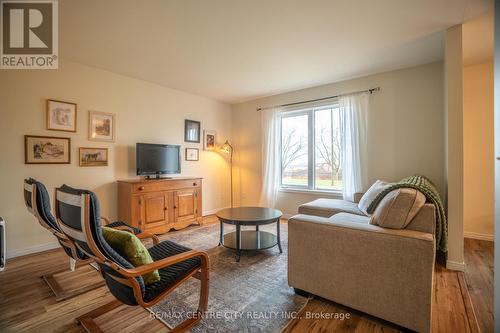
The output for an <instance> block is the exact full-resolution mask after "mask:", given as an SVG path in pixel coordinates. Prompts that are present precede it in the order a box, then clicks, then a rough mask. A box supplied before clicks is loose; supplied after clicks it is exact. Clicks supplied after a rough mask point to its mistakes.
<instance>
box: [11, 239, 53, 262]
mask: <svg viewBox="0 0 500 333" xmlns="http://www.w3.org/2000/svg"><path fill="white" fill-rule="evenodd" d="M58 247H60V245H59V243H58V242H51V243H45V244H40V245H35V246H30V247H26V248H24V249H19V250H14V251H7V259H12V258H16V257H21V256H26V255H28V254H33V253H37V252H43V251H48V250H52V249H56V248H58ZM7 265H8V263H7Z"/></svg>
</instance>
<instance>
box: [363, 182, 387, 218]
mask: <svg viewBox="0 0 500 333" xmlns="http://www.w3.org/2000/svg"><path fill="white" fill-rule="evenodd" d="M388 184H389V183H388V182H386V181H383V180H377V181H376V182H375V183H373V185H372V186H370V188H369V189H368V191H366V193H365V194H363V196H362V197H361V200H359V203H358V208H359V210H361V211H362V212H363V213H364V214H365V215H370V214H368V207H369V206H370V204H371V203H372V202H373V200H375V198H376V197H377V195H378V194H379V193H380V192H382V191H383V190H384V188H385V187H386V186H387V185H388Z"/></svg>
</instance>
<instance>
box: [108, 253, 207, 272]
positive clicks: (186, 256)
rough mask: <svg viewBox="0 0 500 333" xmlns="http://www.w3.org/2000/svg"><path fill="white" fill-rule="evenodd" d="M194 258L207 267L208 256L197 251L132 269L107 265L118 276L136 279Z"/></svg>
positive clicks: (112, 264) (113, 264)
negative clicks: (117, 272)
mask: <svg viewBox="0 0 500 333" xmlns="http://www.w3.org/2000/svg"><path fill="white" fill-rule="evenodd" d="M195 257H200V258H201V265H202V267H205V268H206V267H208V254H207V253H206V252H203V251H197V250H190V251H186V252H183V253H179V254H176V255H173V256H170V257H167V258H163V259H160V260H157V261H155V262H152V263H150V264H147V265H142V266H138V267H134V268H122V267H120V266H118V265H116V264H115V263H108V264H111V266H112V268H114V269H115V270H117V271H119V272H120V274H122V275H123V276H127V277H136V276H140V275H144V274H146V273H150V272H152V271H155V270H157V269H161V268H165V267H168V266H172V265H175V264H177V263H179V262H182V261H185V260H188V259H191V258H195Z"/></svg>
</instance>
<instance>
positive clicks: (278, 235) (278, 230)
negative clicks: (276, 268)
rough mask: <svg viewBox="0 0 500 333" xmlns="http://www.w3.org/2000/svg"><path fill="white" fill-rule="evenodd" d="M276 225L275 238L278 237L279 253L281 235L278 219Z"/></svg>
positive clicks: (281, 251)
mask: <svg viewBox="0 0 500 333" xmlns="http://www.w3.org/2000/svg"><path fill="white" fill-rule="evenodd" d="M276 225H277V232H278V233H277V235H276V236H277V238H278V248H279V249H280V253H283V250H282V249H281V237H280V219H278V221H277V222H276Z"/></svg>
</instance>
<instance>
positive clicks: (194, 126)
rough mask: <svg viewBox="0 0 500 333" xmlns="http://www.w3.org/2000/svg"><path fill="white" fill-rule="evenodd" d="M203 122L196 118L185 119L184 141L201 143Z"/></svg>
mask: <svg viewBox="0 0 500 333" xmlns="http://www.w3.org/2000/svg"><path fill="white" fill-rule="evenodd" d="M200 128H201V123H200V122H199V121H195V120H189V119H185V120H184V141H185V142H196V143H200Z"/></svg>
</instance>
